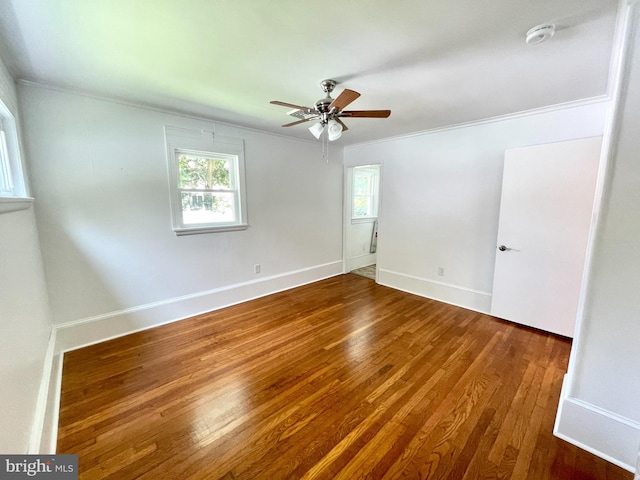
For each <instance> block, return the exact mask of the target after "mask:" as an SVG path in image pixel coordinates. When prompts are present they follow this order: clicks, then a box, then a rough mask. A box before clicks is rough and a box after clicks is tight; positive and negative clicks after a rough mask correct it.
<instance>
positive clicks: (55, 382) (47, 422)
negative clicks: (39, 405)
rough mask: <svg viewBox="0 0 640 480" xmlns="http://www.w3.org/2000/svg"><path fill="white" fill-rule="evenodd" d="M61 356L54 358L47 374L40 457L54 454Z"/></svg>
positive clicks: (56, 439)
mask: <svg viewBox="0 0 640 480" xmlns="http://www.w3.org/2000/svg"><path fill="white" fill-rule="evenodd" d="M63 360H64V358H63V355H62V354H58V355H55V356H54V360H53V363H52V365H51V371H50V372H48V373H49V377H50V380H49V394H48V396H47V404H46V416H45V418H44V422H43V425H42V432H41V440H40V449H39V452H38V453H40V454H41V455H49V454H53V453H56V444H57V441H58V420H59V418H60V392H61V391H62V362H63Z"/></svg>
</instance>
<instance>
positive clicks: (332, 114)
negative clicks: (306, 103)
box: [270, 80, 391, 141]
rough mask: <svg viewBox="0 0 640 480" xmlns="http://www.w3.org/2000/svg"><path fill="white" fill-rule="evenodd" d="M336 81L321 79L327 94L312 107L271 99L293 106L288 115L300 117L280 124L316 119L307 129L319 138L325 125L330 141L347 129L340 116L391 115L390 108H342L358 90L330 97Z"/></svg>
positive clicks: (370, 116) (291, 124) (367, 116)
mask: <svg viewBox="0 0 640 480" xmlns="http://www.w3.org/2000/svg"><path fill="white" fill-rule="evenodd" d="M336 84H337V82H336V81H335V80H323V81H322V83H321V84H320V87H321V88H322V90H323V91H324V92H325V93H326V94H327V96H326V97H324V98H321V99H320V100H318V101H317V102H316V103H315V104H314V106H313V108H311V107H303V106H300V105H294V104H292V103H287V102H280V101H278V100H273V101H272V102H270V103H271V104H273V105H280V106H282V107H289V108H294V109H295V110H293V111H291V112H289V115H291V116H293V117H296V118H300V120H298V121H295V122H291V123H287V124H285V125H282V126H283V127H293V126H294V125H298V124H300V123H305V122H309V121H312V120H317V123H314V124H313V125H312V126H311V127H310V128H309V131H310V132H311V133H312V134H313V136H314V137H316V138H320V135H322V132H323V131H324V129H325V127H327V137H328V139H329V140H330V141H334V140H337V139H338V138H340V136H341V135H342V132H343V131H345V130H348V128H347V126H346V125H345V124H344V122H343V121H342V120H340V118H341V117H343V118H348V117H352V118H356V117H359V118H387V117H388V116H389V115H391V110H343V109H344V108H345V107H346V106H347V105H349V104H350V103H351V102H353V101H354V100H355V99H356V98H358V97H359V96H360V94H359V93H358V92H354V91H353V90H349V89H345V90H343V91H342V93H341V94H340V95H338V97H337V98H335V99H333V98H331V92H333V89H334V88H335V86H336Z"/></svg>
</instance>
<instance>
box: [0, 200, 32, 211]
mask: <svg viewBox="0 0 640 480" xmlns="http://www.w3.org/2000/svg"><path fill="white" fill-rule="evenodd" d="M32 203H33V198H31V197H0V214H2V213H9V212H17V211H19V210H26V209H28V208H29V207H30V206H31V204H32Z"/></svg>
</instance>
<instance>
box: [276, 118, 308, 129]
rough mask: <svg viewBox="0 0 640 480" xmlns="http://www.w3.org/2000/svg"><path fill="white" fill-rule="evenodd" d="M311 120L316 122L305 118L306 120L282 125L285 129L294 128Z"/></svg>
mask: <svg viewBox="0 0 640 480" xmlns="http://www.w3.org/2000/svg"><path fill="white" fill-rule="evenodd" d="M309 120H315V117H314V118H305V119H304V120H298V121H297V122H291V123H286V124H284V125H282V126H283V127H293V126H294V125H298V124H300V123H304V122H308V121H309Z"/></svg>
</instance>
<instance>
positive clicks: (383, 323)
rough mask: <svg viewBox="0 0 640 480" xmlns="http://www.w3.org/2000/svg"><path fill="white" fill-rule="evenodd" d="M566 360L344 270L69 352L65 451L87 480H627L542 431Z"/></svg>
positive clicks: (502, 326)
mask: <svg viewBox="0 0 640 480" xmlns="http://www.w3.org/2000/svg"><path fill="white" fill-rule="evenodd" d="M570 348H571V344H570V342H569V341H568V340H567V339H564V338H560V337H557V336H554V335H551V334H547V333H544V332H540V331H536V330H532V329H528V328H525V327H521V326H518V325H515V324H512V323H509V322H504V321H501V320H498V319H495V318H492V317H490V316H487V315H483V314H480V313H477V312H472V311H468V310H465V309H462V308H458V307H454V306H451V305H447V304H443V303H440V302H436V301H434V300H429V299H425V298H422V297H418V296H415V295H411V294H408V293H405V292H400V291H397V290H393V289H390V288H386V287H383V286H380V285H377V284H375V282H373V281H372V280H369V279H367V278H364V277H359V276H356V275H350V274H349V275H341V276H338V277H333V278H330V279H327V280H323V281H321V282H316V283H313V284H310V285H305V286H303V287H299V288H296V289H293V290H290V291H286V292H281V293H277V294H274V295H270V296H267V297H263V298H259V299H256V300H253V301H250V302H246V303H243V304H240V305H235V306H232V307H228V308H225V309H222V310H218V311H214V312H210V313H207V314H204V315H200V316H198V317H194V318H191V319H187V320H183V321H180V322H175V323H172V324H167V325H164V326H161V327H157V328H154V329H150V330H147V331H143V332H138V333H135V334H131V335H127V336H125V337H121V338H116V339H113V340H110V341H107V342H103V343H101V344H97V345H92V346H89V347H86V348H82V349H79V350H75V351H72V352H67V353H66V354H65V356H64V366H63V381H62V392H61V405H60V421H59V430H58V452H59V453H77V454H78V455H79V476H80V478H81V479H91V480H94V479H114V480H115V479H119V480H127V479H153V480H159V479H176V478H180V479H236V480H237V479H269V480H272V479H275V480H280V479H308V480H310V479H323V480H324V479H326V480H333V479H339V478H343V479H348V480H352V479H356V478H370V479H378V478H390V479H391V478H393V479H395V478H408V479H413V478H429V479H451V480H460V479H467V480H472V479H474V480H475V479H490V478H491V479H509V478H512V479H514V480H521V479H530V480H534V479H547V478H549V479H572V478H581V479H582V478H587V479H588V478H605V479H615V480H629V479H631V478H632V475H631V474H630V473H629V472H626V471H624V470H622V469H620V468H618V467H616V466H614V465H612V464H609V463H607V462H605V461H604V460H601V459H599V458H597V457H595V456H593V455H591V454H589V453H587V452H584V451H582V450H579V449H577V448H576V447H574V446H572V445H569V444H567V443H566V442H563V441H562V440H560V439H558V438H556V437H554V436H553V434H552V428H553V421H554V418H555V412H556V408H557V404H558V401H559V395H560V387H561V383H562V378H563V375H564V373H565V372H566V368H567V362H568V356H569V352H570ZM594 475H595V476H594Z"/></svg>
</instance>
